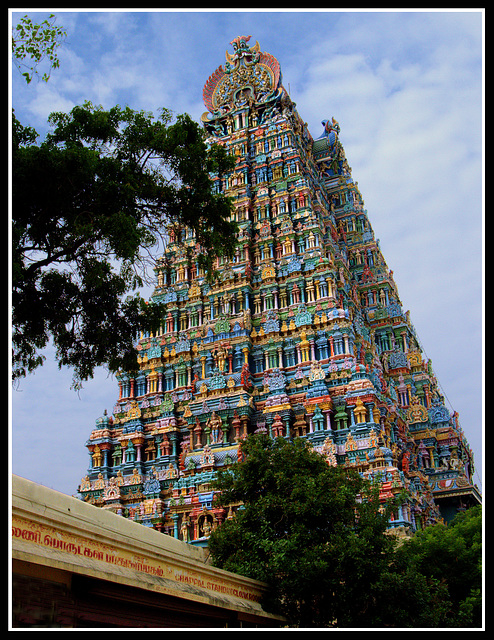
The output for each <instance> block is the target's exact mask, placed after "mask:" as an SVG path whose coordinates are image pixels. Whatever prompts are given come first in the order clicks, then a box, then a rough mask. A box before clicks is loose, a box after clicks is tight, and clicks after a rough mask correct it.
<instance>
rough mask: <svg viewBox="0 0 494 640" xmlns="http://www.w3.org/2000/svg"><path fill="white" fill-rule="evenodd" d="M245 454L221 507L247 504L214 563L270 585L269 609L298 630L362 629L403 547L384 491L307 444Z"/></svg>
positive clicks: (247, 447)
mask: <svg viewBox="0 0 494 640" xmlns="http://www.w3.org/2000/svg"><path fill="white" fill-rule="evenodd" d="M242 452H243V455H244V456H245V460H244V461H243V462H241V463H239V464H236V465H234V466H233V467H231V468H230V469H229V470H228V471H226V472H222V473H220V474H219V477H218V482H217V486H216V488H217V489H218V490H219V491H220V492H221V494H220V498H219V503H220V504H223V505H225V506H226V505H228V504H235V503H236V504H239V503H240V504H242V506H241V508H240V509H239V510H238V511H237V513H236V515H235V517H234V518H232V519H227V520H226V521H225V522H224V523H223V524H222V525H221V526H220V527H218V528H217V529H216V530H215V531H213V533H212V534H211V537H210V538H209V550H210V552H211V556H212V558H213V562H214V564H216V565H217V566H219V567H221V568H223V569H227V570H229V571H234V572H237V573H240V574H243V575H246V576H249V577H252V578H255V579H258V580H262V581H264V582H267V583H268V584H269V585H270V588H269V591H268V595H267V597H266V601H265V602H264V606H265V607H266V608H267V609H270V610H273V611H275V612H277V613H281V614H282V615H285V616H286V618H287V620H288V621H289V623H290V625H291V626H296V627H328V626H338V627H348V626H351V627H354V626H359V622H360V621H361V620H363V619H364V618H365V612H366V611H367V609H368V606H369V603H370V598H369V595H368V586H369V584H372V583H373V582H375V581H377V580H378V577H379V575H380V574H381V573H382V572H383V571H384V569H385V567H386V566H387V564H388V563H389V561H390V557H391V556H390V554H391V553H392V550H393V546H394V539H393V538H392V537H391V536H389V535H387V534H386V533H385V531H386V526H387V522H388V513H387V510H386V509H382V507H381V505H380V503H379V498H378V492H377V487H374V486H373V485H372V484H370V483H369V482H367V481H366V480H364V479H363V478H362V477H361V476H360V475H359V474H358V473H357V472H355V471H354V470H352V469H345V468H344V467H342V466H338V467H330V466H328V465H327V463H326V461H325V460H324V458H323V457H322V456H321V455H320V454H319V453H317V452H316V451H314V450H313V449H312V448H311V447H310V446H309V445H307V444H306V443H305V441H303V440H302V439H296V440H294V441H293V443H291V442H288V441H287V440H285V439H284V438H276V439H274V440H272V439H270V438H269V437H268V436H264V435H254V436H250V437H249V438H247V439H246V440H245V441H244V443H243V444H242ZM391 508H392V506H391V505H389V507H388V509H391Z"/></svg>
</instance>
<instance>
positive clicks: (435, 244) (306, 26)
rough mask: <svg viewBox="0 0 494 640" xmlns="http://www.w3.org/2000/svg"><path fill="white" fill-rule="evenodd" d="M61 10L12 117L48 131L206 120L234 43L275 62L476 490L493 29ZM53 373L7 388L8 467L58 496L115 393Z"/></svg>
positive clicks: (390, 19) (457, 22) (401, 19)
mask: <svg viewBox="0 0 494 640" xmlns="http://www.w3.org/2000/svg"><path fill="white" fill-rule="evenodd" d="M50 12H52V13H55V14H56V16H57V24H58V25H61V26H63V27H64V28H65V29H66V31H67V33H68V38H67V40H66V42H65V43H64V45H63V46H62V48H61V49H60V50H59V56H60V68H59V69H57V70H55V71H54V72H53V73H52V75H51V78H50V80H49V82H48V83H44V82H36V81H33V82H32V83H31V84H30V85H26V83H25V82H24V80H23V79H22V78H21V76H20V75H19V73H18V72H17V70H16V69H13V70H12V82H11V98H12V106H13V107H14V108H15V110H16V115H17V117H18V118H19V119H20V120H21V122H23V123H24V124H29V125H31V126H33V127H34V128H35V129H36V130H37V131H38V132H40V133H41V134H44V133H45V132H46V130H47V125H46V122H47V118H48V115H49V114H50V113H51V112H53V111H69V110H70V109H71V108H72V107H73V106H75V105H77V104H82V103H83V102H84V101H85V100H90V101H91V102H93V103H94V104H101V105H103V106H104V107H105V108H109V107H111V106H114V105H115V104H120V105H121V106H125V105H129V106H130V107H132V108H135V109H144V110H146V111H153V112H155V113H157V111H158V109H159V108H160V107H163V106H164V107H167V108H169V109H172V110H173V111H174V112H175V113H177V114H179V113H189V114H190V115H191V116H192V118H194V119H195V120H196V121H199V120H200V117H201V115H202V113H204V111H205V110H206V109H205V107H204V104H203V102H202V89H203V86H204V84H205V82H206V80H207V79H208V77H209V75H211V73H213V72H214V71H215V70H216V68H217V67H218V66H219V65H220V64H224V62H225V51H226V50H228V51H229V52H230V53H231V51H232V49H231V46H230V44H229V43H230V41H231V40H233V38H235V37H237V36H239V35H251V36H252V40H251V42H255V41H256V40H258V41H259V44H260V46H261V49H262V50H263V51H267V52H269V53H271V54H273V55H274V56H275V57H276V58H277V59H278V60H279V62H280V64H281V69H282V74H283V82H284V85H285V87H286V89H287V90H289V93H290V95H291V97H292V99H293V100H294V101H295V103H296V104H297V110H298V112H299V114H300V115H301V117H302V118H303V119H304V120H305V121H306V122H307V123H308V125H309V129H310V131H311V133H312V135H313V136H314V137H315V138H317V137H319V135H320V133H321V132H322V126H321V121H322V120H324V119H328V118H331V117H332V116H334V117H335V118H336V120H338V122H339V124H340V127H341V133H340V140H341V141H342V143H343V146H344V148H345V151H346V155H347V159H348V162H349V165H350V166H351V167H352V174H353V178H354V180H356V181H357V182H358V184H359V188H360V191H361V193H362V196H363V198H364V202H365V208H366V209H367V212H368V216H369V219H370V221H371V224H372V226H373V228H374V232H375V235H376V237H377V238H378V239H379V240H380V247H381V250H382V253H383V255H384V258H385V260H386V263H387V264H388V267H389V268H390V269H392V270H393V273H394V279H395V282H396V284H397V286H398V291H399V294H400V298H401V301H402V304H403V307H404V309H406V310H410V316H411V320H412V323H413V324H414V326H415V329H416V331H417V333H418V336H419V338H420V341H421V343H422V347H423V350H424V353H425V354H426V356H427V357H428V358H430V359H431V360H432V364H433V368H434V370H435V372H436V376H437V378H438V380H439V382H440V386H441V388H442V391H443V393H444V394H445V396H446V399H447V406H448V408H449V409H450V410H453V409H454V410H456V411H458V412H459V414H460V422H461V424H462V427H463V430H464V432H465V435H466V438H467V440H468V442H469V443H470V445H471V447H472V449H473V450H474V453H475V462H476V469H477V472H476V474H475V481H476V482H477V484H478V485H479V486H480V487H481V485H482V479H481V474H482V455H483V451H482V441H483V267H484V255H483V248H484V246H483V222H484V217H483V211H484V210H483V204H484V203H483V134H484V132H483V98H484V96H483V67H482V64H483V29H484V15H483V12H482V11H479V10H472V11H468V10H461V11H442V10H440V11H367V12H366V11H332V10H327V11H302V10H294V11H280V12H276V11H265V12H264V11H259V10H253V11H252V12H242V11H238V12H237V11H231V10H230V11H227V10H218V11H194V10H190V11H178V10H177V11H170V10H163V11H158V12H156V11H142V12H139V11H136V10H128V11H127V10H116V11H100V10H96V11H84V10H82V11H81V10H73V11H65V10H60V11H59V10H52V11H50V10H48V12H45V13H39V14H37V13H36V11H29V10H22V9H21V10H19V11H18V10H16V11H15V12H12V14H11V15H12V22H13V23H15V22H16V20H17V19H18V18H19V17H20V16H21V15H24V14H25V13H29V15H31V17H32V18H33V19H35V20H36V21H41V20H43V19H44V18H45V17H47V15H48V13H50ZM71 379H72V375H71V372H70V371H65V370H62V371H59V370H58V367H57V365H56V364H55V363H54V362H53V359H52V358H51V356H50V352H48V359H47V362H46V363H45V365H44V366H43V367H42V368H41V369H39V370H38V371H37V372H36V373H35V374H33V375H31V376H29V378H27V379H25V380H23V381H21V382H20V384H19V385H18V387H17V388H14V389H13V390H12V392H11V397H12V399H11V429H12V448H11V470H12V471H13V472H14V473H16V474H18V475H21V476H23V477H26V478H28V479H30V480H34V481H35V482H39V483H41V484H43V485H45V486H48V487H51V488H54V489H57V490H59V491H62V492H63V493H68V494H73V493H75V492H76V489H77V485H78V483H79V481H80V479H81V478H82V477H83V476H84V475H85V472H86V468H87V467H88V466H89V455H88V453H87V450H86V448H85V446H84V443H85V441H86V439H87V438H88V437H89V434H90V432H91V429H92V428H93V426H94V423H95V420H96V419H97V418H98V417H100V416H101V415H102V414H103V411H104V410H105V409H107V410H108V412H109V413H110V412H111V410H112V407H113V405H114V403H115V400H116V398H117V396H118V389H117V385H116V382H115V380H114V379H112V378H111V377H109V376H108V375H107V373H106V372H105V371H104V370H100V371H98V373H97V375H96V377H95V379H94V380H92V381H90V382H88V383H86V384H85V386H84V388H83V389H82V390H81V391H80V392H78V393H76V392H75V391H73V390H71V389H70V385H71Z"/></svg>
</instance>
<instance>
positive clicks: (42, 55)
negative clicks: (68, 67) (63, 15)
mask: <svg viewBox="0 0 494 640" xmlns="http://www.w3.org/2000/svg"><path fill="white" fill-rule="evenodd" d="M55 22H56V18H55V16H54V15H53V14H51V15H50V16H48V18H47V19H46V20H43V22H41V23H40V24H36V23H34V22H33V21H32V20H31V18H30V17H29V16H28V15H25V16H23V17H22V18H21V19H20V20H19V22H18V23H17V24H16V25H15V26H14V27H12V57H13V60H14V64H15V65H16V67H17V69H18V70H19V72H20V73H21V75H22V76H23V77H24V78H25V80H26V82H27V84H29V83H30V82H31V81H32V79H33V78H34V76H37V75H38V65H39V64H40V63H41V62H42V60H43V59H47V60H48V61H49V63H50V73H51V70H52V69H57V68H58V67H59V66H60V61H59V59H58V55H57V49H58V48H59V47H60V45H61V44H62V41H63V40H64V39H65V38H66V37H67V32H66V31H65V29H64V28H63V27H58V26H56V25H55ZM23 69H27V70H26V71H23ZM50 73H44V74H43V75H42V76H41V79H42V80H44V81H45V82H48V80H49V78H50Z"/></svg>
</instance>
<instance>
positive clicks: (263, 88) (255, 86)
mask: <svg viewBox="0 0 494 640" xmlns="http://www.w3.org/2000/svg"><path fill="white" fill-rule="evenodd" d="M250 38H251V36H238V37H237V38H235V39H234V40H232V41H231V43H230V44H232V45H233V48H234V54H233V55H230V54H229V53H228V52H226V64H225V68H223V66H221V65H220V66H219V67H218V68H217V69H216V71H215V72H214V73H212V74H211V76H210V77H209V78H208V80H207V82H206V84H205V85H204V89H203V92H202V95H203V100H204V104H205V106H206V107H207V109H208V111H209V112H210V113H211V114H213V115H214V116H218V115H221V114H224V113H227V112H229V111H232V110H233V109H235V108H237V107H239V106H242V104H245V105H248V104H252V103H264V102H266V101H267V100H269V99H271V98H272V97H274V96H275V95H277V94H278V93H279V92H280V91H281V68H280V64H279V62H278V60H277V59H276V58H275V57H274V56H273V55H271V54H270V53H265V52H261V51H260V46H259V43H258V42H257V41H256V44H255V45H254V46H253V47H249V45H248V44H247V42H248V41H249V40H250ZM207 117H208V114H204V115H203V117H202V119H203V120H205V119H206V118H207Z"/></svg>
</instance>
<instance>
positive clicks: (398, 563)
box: [390, 505, 482, 628]
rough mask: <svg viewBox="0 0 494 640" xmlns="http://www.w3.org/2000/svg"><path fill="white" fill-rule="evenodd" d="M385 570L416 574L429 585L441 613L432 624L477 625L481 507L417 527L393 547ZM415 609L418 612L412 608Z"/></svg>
mask: <svg viewBox="0 0 494 640" xmlns="http://www.w3.org/2000/svg"><path fill="white" fill-rule="evenodd" d="M390 572H391V573H392V574H393V575H394V576H395V579H398V578H397V577H403V576H405V575H408V576H410V575H415V576H421V577H422V578H421V579H422V580H425V581H426V582H427V584H428V585H429V586H431V590H432V591H433V592H435V594H436V596H438V597H436V599H435V600H434V598H432V601H434V602H435V604H436V610H435V612H434V613H435V614H438V613H440V616H439V619H438V621H437V626H443V627H474V628H480V627H481V626H482V507H481V506H480V505H478V506H475V507H472V508H470V509H468V510H467V511H465V512H463V513H459V514H457V515H456V517H455V518H454V520H453V521H452V522H451V523H450V524H449V525H445V524H436V525H434V526H431V527H427V528H426V529H423V530H421V531H418V532H417V533H416V534H415V535H414V536H413V537H412V538H410V539H409V540H407V541H406V542H405V543H404V544H403V545H402V546H400V547H399V549H397V552H396V555H395V557H394V560H393V564H392V566H391V567H390ZM408 582H409V583H410V580H408ZM439 590H442V595H441V596H440V597H439ZM410 609H412V607H410ZM415 613H416V616H417V617H418V616H420V615H421V612H420V611H419V610H417V609H415ZM428 615H429V614H428Z"/></svg>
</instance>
